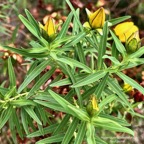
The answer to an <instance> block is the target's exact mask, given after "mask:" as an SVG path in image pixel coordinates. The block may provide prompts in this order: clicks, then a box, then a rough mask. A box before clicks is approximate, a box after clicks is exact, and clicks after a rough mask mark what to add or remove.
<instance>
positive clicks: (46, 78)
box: [27, 68, 55, 98]
mask: <svg viewBox="0 0 144 144" xmlns="http://www.w3.org/2000/svg"><path fill="white" fill-rule="evenodd" d="M54 71H55V68H51V69H50V70H49V71H48V72H46V73H45V74H44V75H43V76H42V77H41V78H40V79H39V80H38V81H37V82H36V83H35V85H34V86H33V87H32V89H31V90H30V91H29V94H28V95H27V98H29V97H30V96H31V95H32V94H33V92H35V91H37V90H38V89H39V88H40V86H41V85H43V84H44V83H45V82H46V81H47V80H48V79H49V78H50V77H51V76H52V74H53V73H54Z"/></svg>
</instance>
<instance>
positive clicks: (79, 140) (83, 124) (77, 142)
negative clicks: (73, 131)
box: [74, 121, 86, 144]
mask: <svg viewBox="0 0 144 144" xmlns="http://www.w3.org/2000/svg"><path fill="white" fill-rule="evenodd" d="M85 134H86V122H84V121H82V122H81V124H80V125H79V128H78V133H77V136H76V139H75V142H74V144H81V143H82V142H83V139H84V136H85Z"/></svg>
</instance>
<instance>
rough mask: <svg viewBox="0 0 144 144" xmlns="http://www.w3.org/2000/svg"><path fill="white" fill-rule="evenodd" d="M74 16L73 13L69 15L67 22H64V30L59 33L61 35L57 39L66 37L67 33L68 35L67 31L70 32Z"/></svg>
mask: <svg viewBox="0 0 144 144" xmlns="http://www.w3.org/2000/svg"><path fill="white" fill-rule="evenodd" d="M72 16H73V13H72V12H71V13H70V14H69V15H68V17H67V19H66V21H65V22H64V24H63V26H62V28H61V31H60V32H59V34H58V36H57V38H56V39H61V38H63V37H65V35H66V33H67V30H68V28H69V24H70V22H71V19H72Z"/></svg>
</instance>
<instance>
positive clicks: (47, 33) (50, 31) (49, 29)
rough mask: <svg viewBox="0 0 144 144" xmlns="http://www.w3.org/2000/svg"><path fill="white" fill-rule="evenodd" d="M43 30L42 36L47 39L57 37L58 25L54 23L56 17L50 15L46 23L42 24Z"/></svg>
mask: <svg viewBox="0 0 144 144" xmlns="http://www.w3.org/2000/svg"><path fill="white" fill-rule="evenodd" d="M40 28H41V30H42V36H43V37H44V38H45V39H47V40H53V39H54V38H55V37H56V27H55V24H54V19H53V18H51V17H48V20H47V22H46V24H45V25H44V26H43V25H42V24H40Z"/></svg>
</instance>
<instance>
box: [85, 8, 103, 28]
mask: <svg viewBox="0 0 144 144" xmlns="http://www.w3.org/2000/svg"><path fill="white" fill-rule="evenodd" d="M86 12H87V15H88V18H89V25H90V27H91V28H93V29H98V28H102V27H103V25H104V22H105V12H104V9H103V8H102V7H101V8H99V9H98V10H97V11H95V12H94V13H91V12H90V11H89V10H88V9H86ZM84 25H85V24H84Z"/></svg>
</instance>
